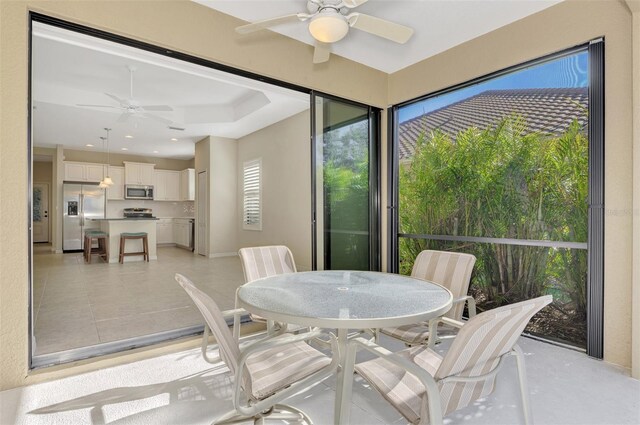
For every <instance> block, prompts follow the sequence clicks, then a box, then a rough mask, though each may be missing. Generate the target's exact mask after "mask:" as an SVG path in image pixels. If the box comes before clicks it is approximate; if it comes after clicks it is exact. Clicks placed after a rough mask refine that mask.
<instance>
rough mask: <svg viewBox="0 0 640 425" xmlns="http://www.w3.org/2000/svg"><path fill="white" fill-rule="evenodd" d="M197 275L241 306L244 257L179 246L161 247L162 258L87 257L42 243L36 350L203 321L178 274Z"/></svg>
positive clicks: (224, 301)
mask: <svg viewBox="0 0 640 425" xmlns="http://www.w3.org/2000/svg"><path fill="white" fill-rule="evenodd" d="M176 272H180V273H183V274H184V275H186V276H188V277H190V278H191V279H192V280H193V281H194V282H195V283H196V284H197V285H198V286H199V287H200V288H201V289H203V290H204V291H205V292H207V293H209V295H211V296H212V297H213V298H214V299H216V300H217V301H218V302H219V304H220V307H221V308H222V309H230V308H233V305H234V299H235V290H236V288H237V287H238V286H239V285H241V284H242V283H243V282H244V281H243V275H242V266H241V265H240V260H239V259H238V257H223V258H214V259H208V258H205V257H203V256H200V255H193V253H191V252H190V251H187V250H184V249H179V248H175V247H161V248H158V260H157V261H151V262H148V263H145V262H129V263H125V264H106V263H104V262H102V261H101V260H100V259H98V258H97V257H96V258H94V259H93V261H92V263H91V264H86V263H84V260H83V258H82V254H81V253H77V254H76V253H70V254H52V253H51V251H50V246H48V245H47V246H38V245H35V247H34V288H33V289H34V290H33V305H34V318H35V340H36V355H41V354H48V353H52V352H58V351H63V350H69V349H72V348H78V347H87V346H91V345H95V344H99V343H104V342H111V341H117V340H122V339H126V338H132V337H136V336H141V335H148V334H151V333H156V332H162V331H167V330H173V329H179V328H183V327H188V326H192V325H197V324H201V323H202V319H201V316H200V314H199V313H198V311H197V309H196V308H195V306H194V305H193V303H192V302H191V300H190V299H189V297H188V296H187V294H186V293H185V292H184V290H182V288H180V286H179V285H178V284H177V283H176V281H175V280H174V277H173V276H174V275H175V273H176Z"/></svg>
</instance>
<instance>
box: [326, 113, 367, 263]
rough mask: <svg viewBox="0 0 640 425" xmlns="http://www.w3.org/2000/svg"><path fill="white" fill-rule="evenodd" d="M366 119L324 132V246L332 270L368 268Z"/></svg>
mask: <svg viewBox="0 0 640 425" xmlns="http://www.w3.org/2000/svg"><path fill="white" fill-rule="evenodd" d="M368 145H369V136H368V124H367V121H363V122H358V123H355V124H351V125H348V126H346V127H342V128H339V129H336V130H333V131H330V132H327V133H325V134H324V146H323V152H324V158H323V159H324V165H323V182H324V184H323V188H324V220H325V227H328V228H329V229H331V230H332V232H330V233H327V234H325V242H327V241H328V243H327V246H326V247H325V249H326V252H327V253H328V257H329V258H328V261H329V264H330V267H331V268H332V269H336V270H337V269H351V270H368V269H369V235H368V231H369V156H368V152H369V150H368Z"/></svg>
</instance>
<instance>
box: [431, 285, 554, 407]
mask: <svg viewBox="0 0 640 425" xmlns="http://www.w3.org/2000/svg"><path fill="white" fill-rule="evenodd" d="M552 300H553V298H552V297H551V295H545V296H543V297H538V298H534V299H531V300H527V301H522V302H519V303H515V304H510V305H506V306H503V307H498V308H495V309H493V310H489V311H485V312H483V313H480V314H478V315H477V316H475V317H472V318H471V319H469V321H468V322H467V323H465V325H464V326H463V327H462V328H461V329H460V331H459V332H458V335H457V336H456V338H455V339H454V340H453V342H452V343H451V347H450V348H449V351H447V354H446V355H445V356H444V358H443V359H442V363H441V364H440V367H439V368H438V370H437V372H436V374H435V378H436V379H443V378H446V377H450V376H460V377H477V376H480V375H484V374H487V373H489V372H491V371H492V370H493V369H494V368H495V367H496V366H497V365H498V362H499V361H500V357H501V356H502V355H504V354H506V353H508V352H509V351H511V350H512V349H513V347H514V345H515V344H516V342H517V341H518V337H520V334H522V331H524V328H525V326H527V323H529V320H531V318H532V317H533V315H534V314H536V313H537V312H538V311H540V310H541V309H542V308H543V307H544V306H546V305H547V304H549V303H550V302H551V301H552ZM494 383H495V377H492V378H488V379H485V380H482V381H477V382H450V383H446V384H440V395H441V402H442V409H443V414H444V415H446V414H448V413H450V412H452V411H454V410H457V409H461V408H463V407H465V406H467V405H469V404H470V403H472V402H473V401H474V400H476V399H478V398H480V397H485V396H487V395H488V394H490V393H491V392H492V391H493V388H494Z"/></svg>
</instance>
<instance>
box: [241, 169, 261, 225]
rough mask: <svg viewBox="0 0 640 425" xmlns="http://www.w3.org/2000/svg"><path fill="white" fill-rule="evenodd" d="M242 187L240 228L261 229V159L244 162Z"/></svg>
mask: <svg viewBox="0 0 640 425" xmlns="http://www.w3.org/2000/svg"><path fill="white" fill-rule="evenodd" d="M242 188H243V194H244V197H243V208H242V210H243V213H242V228H243V229H245V230H262V193H261V192H262V159H260V158H259V159H254V160H253V161H247V162H245V163H244V167H243V182H242Z"/></svg>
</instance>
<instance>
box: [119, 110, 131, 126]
mask: <svg viewBox="0 0 640 425" xmlns="http://www.w3.org/2000/svg"><path fill="white" fill-rule="evenodd" d="M130 117H131V114H130V113H128V112H125V113H123V114H120V116H119V117H118V119H117V120H116V122H119V123H123V122H127V121H129V118H130Z"/></svg>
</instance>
